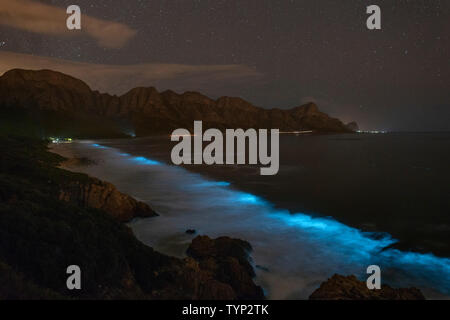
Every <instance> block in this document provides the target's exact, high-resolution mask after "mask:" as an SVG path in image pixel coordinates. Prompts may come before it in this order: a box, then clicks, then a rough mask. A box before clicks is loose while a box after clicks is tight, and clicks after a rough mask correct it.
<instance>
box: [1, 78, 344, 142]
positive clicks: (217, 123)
mask: <svg viewBox="0 0 450 320" xmlns="http://www.w3.org/2000/svg"><path fill="white" fill-rule="evenodd" d="M0 109H2V110H11V109H13V110H14V109H23V110H25V111H26V112H33V113H34V114H35V113H39V115H41V114H42V113H46V112H50V113H52V114H56V115H58V116H62V115H64V116H65V117H68V118H69V120H70V118H71V117H73V118H74V121H72V122H73V123H72V125H75V124H76V123H77V121H80V124H79V125H78V127H79V128H78V130H83V128H82V127H83V125H82V122H83V121H81V120H79V119H78V117H81V118H85V119H89V118H91V117H98V120H99V121H95V122H97V123H98V125H99V126H101V125H103V124H104V123H103V121H106V122H111V123H110V126H111V128H110V129H111V130H114V129H115V130H116V131H118V133H119V132H125V131H129V132H132V133H134V134H135V135H136V136H148V135H154V134H169V133H171V132H172V131H173V130H175V129H177V128H187V129H192V127H193V122H194V120H202V121H203V126H204V128H218V129H221V130H223V129H226V128H243V129H248V128H255V129H259V128H267V129H270V128H277V129H280V130H281V131H301V130H312V131H314V132H330V133H332V132H333V133H344V132H352V130H351V129H350V128H348V127H347V126H346V125H345V124H344V123H342V122H341V121H340V120H338V119H336V118H332V117H329V116H328V115H327V114H325V113H323V112H321V111H320V110H319V108H318V107H317V105H316V104H314V103H308V104H305V105H302V106H297V107H294V108H292V109H288V110H282V109H277V108H273V109H264V108H261V107H257V106H254V105H253V104H251V103H250V102H248V101H245V100H244V99H242V98H238V97H226V96H224V97H220V98H218V99H215V100H214V99H211V98H209V97H207V96H205V95H203V94H201V93H199V92H195V91H187V92H184V93H181V94H178V93H176V92H174V91H171V90H165V91H162V92H159V91H158V90H157V89H156V88H154V87H136V88H132V89H130V90H129V91H128V92H126V93H125V94H123V95H121V96H117V95H110V94H108V93H100V92H99V91H96V90H92V89H91V88H90V87H89V86H88V85H87V84H86V83H85V82H83V81H82V80H79V79H76V78H74V77H72V76H70V75H66V74H64V73H61V72H57V71H52V70H38V71H33V70H23V69H12V70H10V71H7V72H5V73H4V74H3V75H2V76H1V77H0ZM44 117H47V115H45V116H44ZM64 121H67V120H64ZM64 121H62V122H64ZM106 122H105V123H106ZM114 127H115V128H114ZM47 131H52V130H47ZM56 131H57V130H56ZM75 131H76V130H75Z"/></svg>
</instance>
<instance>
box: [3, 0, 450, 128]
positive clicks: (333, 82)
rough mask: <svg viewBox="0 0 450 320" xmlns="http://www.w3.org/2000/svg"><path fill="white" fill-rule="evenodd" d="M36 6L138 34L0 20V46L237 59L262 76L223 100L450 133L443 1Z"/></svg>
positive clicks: (142, 58)
mask: <svg viewBox="0 0 450 320" xmlns="http://www.w3.org/2000/svg"><path fill="white" fill-rule="evenodd" d="M41 2H43V3H44V2H45V3H50V4H52V5H55V6H59V7H62V8H66V7H67V6H68V5H70V4H75V3H76V4H77V5H79V6H80V7H81V10H82V13H83V14H87V15H89V16H93V17H96V18H101V19H105V20H109V21H115V22H120V23H123V24H126V25H128V26H129V27H131V28H133V29H135V30H136V31H137V33H136V36H134V37H133V38H132V39H131V40H130V41H129V42H128V43H127V44H126V45H125V46H124V47H122V48H105V47H102V46H99V45H98V43H96V42H95V41H92V39H89V38H88V37H86V36H79V37H70V38H67V37H60V36H52V35H38V34H33V33H30V32H26V31H22V30H17V29H13V28H8V27H5V26H0V35H1V36H0V50H8V51H13V52H17V53H27V54H33V55H39V56H46V57H54V58H60V59H66V60H71V61H77V62H87V63H96V64H118V65H123V64H139V63H150V62H157V63H171V64H189V65H222V64H224V65H225V64H237V65H245V66H248V67H250V68H252V69H254V70H255V71H257V72H259V73H261V74H263V77H262V78H261V79H255V80H253V81H249V82H247V83H245V84H240V85H239V86H236V85H230V86H225V87H223V88H221V93H220V95H236V96H241V97H242V98H244V99H247V100H249V101H250V102H252V103H253V104H255V105H259V106H262V107H280V108H288V107H293V106H297V105H300V104H302V103H305V102H308V101H311V100H312V101H315V102H317V104H318V105H319V107H320V108H321V109H322V110H324V111H325V112H328V113H330V114H331V115H332V116H336V117H339V118H341V119H343V120H344V121H352V120H356V121H357V122H358V123H359V124H360V126H361V127H362V128H363V129H385V130H447V129H450V124H448V123H447V121H446V119H449V118H450V117H449V115H450V72H449V61H450V59H449V58H450V52H449V50H450V48H449V34H450V2H448V1H439V0H427V1H426V0H417V1H407V0H398V1H391V0H373V1H372V0H371V1H363V0H353V1H335V0H320V1H319V0H318V1H300V0H297V1H296V0H290V1H286V0H279V1H269V0H246V1H234V0H226V1H223V0H215V1H213V0H202V1H199V0H197V1H195V0H189V1H188V0H186V1H167V0H166V1H162V0H160V1H157V0H152V1H144V0H129V1H105V0H96V1H88V0H77V1H73V0H69V1H56V0H53V1H41ZM371 4H377V5H378V6H380V7H381V10H382V30H376V31H370V30H368V29H367V28H366V20H367V18H368V15H367V14H366V7H367V6H368V5H371ZM148 85H149V86H150V85H152V84H151V83H149V84H148ZM198 91H202V92H204V93H206V94H210V95H212V96H213V97H214V96H216V95H217V94H216V93H215V92H214V93H212V92H209V90H208V87H199V88H198Z"/></svg>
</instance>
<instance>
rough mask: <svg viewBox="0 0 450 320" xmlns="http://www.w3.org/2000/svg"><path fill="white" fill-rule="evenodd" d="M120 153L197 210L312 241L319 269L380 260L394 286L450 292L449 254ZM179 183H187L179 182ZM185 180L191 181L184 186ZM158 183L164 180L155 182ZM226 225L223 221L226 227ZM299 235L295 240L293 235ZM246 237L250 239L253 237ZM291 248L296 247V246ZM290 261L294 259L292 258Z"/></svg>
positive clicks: (270, 232) (298, 240)
mask: <svg viewBox="0 0 450 320" xmlns="http://www.w3.org/2000/svg"><path fill="white" fill-rule="evenodd" d="M92 146H94V147H96V148H100V149H105V148H107V147H104V146H101V145H98V144H93V145H92ZM117 153H118V154H119V155H120V156H121V157H124V158H125V159H126V160H128V161H132V162H134V163H138V164H142V165H149V166H156V165H157V166H158V167H156V168H158V170H163V171H162V172H163V174H162V175H161V176H164V177H165V178H164V181H166V180H168V177H170V178H171V179H173V180H171V182H170V183H171V185H170V186H168V188H170V192H172V193H173V196H175V197H181V196H182V197H183V198H182V200H178V201H180V202H181V203H182V204H183V205H186V206H187V205H189V206H191V205H192V204H191V203H188V204H187V203H186V202H187V201H192V202H193V203H195V204H194V205H192V206H196V207H195V210H194V211H200V210H204V211H205V212H211V211H214V212H217V213H218V215H219V216H216V218H218V217H220V214H222V213H223V214H226V215H227V216H231V217H232V218H233V219H232V221H237V222H236V223H237V225H233V226H232V227H233V228H238V227H240V228H241V229H242V230H240V232H241V231H242V232H246V231H247V230H253V229H256V230H257V231H256V232H258V233H261V234H265V235H268V236H267V237H269V238H270V237H272V238H274V239H277V237H280V238H281V237H283V239H289V241H291V242H292V243H298V244H299V245H300V244H301V243H304V242H305V241H307V242H308V241H309V242H308V244H307V246H311V247H314V248H315V249H312V250H318V252H317V253H313V255H312V256H311V255H310V256H308V257H309V258H310V259H312V258H315V259H316V260H314V261H311V263H312V264H314V266H317V268H321V267H323V266H318V265H317V263H318V262H317V261H323V260H320V259H329V261H327V262H325V261H324V262H323V263H328V264H330V265H337V267H336V269H337V270H342V269H340V268H342V267H343V266H344V267H345V268H347V269H345V268H344V269H343V271H342V272H343V273H344V272H346V271H347V270H355V267H353V269H351V268H350V267H351V266H358V268H356V269H358V270H361V268H360V266H365V267H367V266H368V265H370V264H377V265H379V266H380V267H381V268H382V272H383V275H385V274H386V278H383V279H388V282H389V283H390V284H392V285H397V286H404V285H405V284H406V285H407V286H410V285H415V286H419V287H424V288H434V289H437V290H439V291H440V292H442V293H444V294H448V295H450V259H449V258H440V257H436V256H435V255H433V254H422V253H416V252H405V251H400V250H397V249H393V248H389V247H390V246H391V245H392V244H395V243H396V242H397V240H395V239H392V237H391V236H390V235H388V234H383V235H381V236H380V235H379V234H377V236H376V237H375V235H374V234H371V233H367V232H362V231H361V230H358V229H356V228H352V227H350V226H347V225H345V224H342V223H340V222H338V221H336V220H334V219H332V218H327V217H314V216H311V215H307V214H304V213H295V214H292V213H291V212H289V211H288V210H281V209H277V208H275V207H274V205H273V204H271V203H270V202H268V201H266V200H265V199H263V198H261V197H259V196H257V195H254V194H251V193H248V192H242V191H238V190H235V189H233V188H231V184H230V183H229V182H227V181H214V180H206V179H205V178H203V177H202V176H201V175H198V174H193V173H190V172H188V171H187V170H185V169H181V168H179V167H174V166H170V165H163V163H161V162H158V161H156V160H152V159H149V158H146V157H134V156H131V155H129V154H127V153H120V152H117ZM149 168H150V167H149ZM156 168H155V170H156ZM175 169H177V170H179V169H181V170H182V171H181V173H178V172H174V170H175ZM180 174H181V175H182V177H180ZM174 177H175V178H174ZM177 177H178V178H177ZM177 179H178V180H177ZM179 181H182V182H183V183H179ZM186 181H188V182H189V183H187V184H186V183H185V182H186ZM154 183H161V182H158V181H155V182H154ZM177 192H179V194H177ZM180 194H181V196H180ZM199 202H200V204H199ZM200 206H201V207H200ZM202 219H203V220H205V219H204V218H201V219H199V221H197V222H196V223H197V224H200V223H201V221H202ZM227 221H228V220H227ZM183 223H185V222H183ZM205 223H208V225H211V224H212V223H217V224H218V227H219V228H220V227H221V224H220V223H221V222H219V221H217V222H216V221H210V220H208V221H207V222H205ZM225 226H226V225H225V224H224V225H223V227H225ZM264 232H265V233H264ZM295 237H297V238H296V239H294V238H295ZM248 240H250V242H252V241H251V239H248ZM266 241H268V242H269V241H270V239H266ZM283 241H284V240H283ZM289 248H291V247H289ZM291 250H294V251H295V248H294V249H291ZM302 250H303V251H302V252H304V250H305V249H304V248H302ZM289 254H292V255H295V252H292V251H289ZM317 257H319V260H317ZM300 258H301V257H300ZM289 263H291V261H290V260H289ZM319 263H320V262H319ZM348 266H350V267H348ZM294 267H295V266H294ZM339 272H341V271H339ZM389 275H391V276H389Z"/></svg>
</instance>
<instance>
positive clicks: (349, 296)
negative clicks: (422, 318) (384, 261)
mask: <svg viewBox="0 0 450 320" xmlns="http://www.w3.org/2000/svg"><path fill="white" fill-rule="evenodd" d="M309 299H310V300H425V297H424V296H423V294H422V292H421V291H420V290H419V289H417V288H400V289H393V288H391V287H390V286H387V285H382V286H381V289H380V290H369V289H368V288H367V285H366V283H365V282H364V281H360V280H358V278H356V277H355V276H353V275H352V276H348V277H344V276H341V275H338V274H335V275H334V276H332V277H331V278H330V279H328V280H327V281H325V282H324V283H322V285H321V286H320V288H318V289H317V290H316V291H314V292H313V293H312V294H311V296H310V297H309Z"/></svg>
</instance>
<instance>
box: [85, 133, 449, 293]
mask: <svg viewBox="0 0 450 320" xmlns="http://www.w3.org/2000/svg"><path fill="white" fill-rule="evenodd" d="M83 143H85V144H87V143H89V141H85V142H83ZM91 143H93V142H92V141H91ZM94 149H97V150H98V148H95V147H94ZM111 149H113V148H110V147H101V148H100V150H102V151H110V150H111ZM116 152H119V151H116ZM119 153H120V152H119ZM124 156H125V157H128V158H131V157H132V155H129V154H127V155H122V156H121V157H124ZM131 159H132V158H131ZM135 165H138V166H141V165H142V164H137V163H135ZM102 166H103V167H105V166H108V164H104V163H103V164H102ZM149 167H151V165H150V166H149ZM173 169H176V170H177V171H178V172H180V170H183V169H182V168H173ZM183 174H184V173H183ZM189 175H190V176H197V175H196V174H192V173H190V174H189ZM196 178H198V177H196ZM105 180H109V179H105ZM112 182H113V183H114V181H112ZM115 184H116V183H115ZM119 184H120V183H119ZM212 187H213V188H216V187H217V186H212ZM220 188H221V187H220ZM122 191H123V192H126V193H128V194H130V193H129V192H127V191H125V190H122ZM233 192H235V193H236V192H238V191H233ZM131 195H132V196H134V195H133V194H131ZM136 198H137V199H140V198H139V196H138V197H136ZM255 199H258V198H255ZM255 199H252V200H251V202H254V201H255ZM146 200H147V199H144V201H146ZM256 201H257V202H258V201H259V200H256ZM146 202H148V201H146ZM148 203H150V204H152V202H151V201H150V202H148ZM261 204H262V203H252V204H251V205H256V206H258V205H261ZM163 211H164V210H163ZM162 215H163V217H159V218H157V219H166V217H164V213H163V214H162ZM278 218H280V217H278ZM283 219H286V217H284V218H282V220H283ZM145 220H147V219H139V220H135V221H133V222H132V223H131V224H130V226H131V227H132V228H133V231H134V233H135V234H136V236H137V237H138V239H140V240H141V241H143V242H144V243H146V244H149V245H151V246H152V247H156V248H155V249H157V250H162V251H163V252H164V253H168V252H169V251H171V253H175V255H177V254H178V255H179V254H180V252H182V250H181V249H180V248H181V247H183V244H184V243H186V242H187V241H188V240H189V237H187V236H186V235H181V231H182V230H180V228H178V231H177V232H178V233H177V236H172V237H169V238H167V236H164V237H162V238H163V239H164V240H165V241H167V242H170V243H173V242H175V243H177V245H176V246H175V247H177V248H174V246H172V247H171V246H170V245H166V247H164V246H160V247H159V248H158V245H156V246H155V244H156V242H157V241H155V240H154V239H153V240H152V239H150V238H151V237H150V238H149V236H147V235H146V229H147V228H150V229H151V231H155V229H157V228H158V227H157V226H151V224H152V222H149V223H147V221H145ZM181 220H183V219H181ZM154 221H157V220H154ZM311 221H313V220H311ZM317 221H319V222H321V223H322V222H323V221H322V220H320V219H319V220H317ZM325 223H330V224H333V223H334V224H335V226H338V227H340V228H344V227H343V226H341V225H340V224H339V223H337V222H325ZM156 224H159V225H160V223H156ZM310 224H311V222H310ZM178 226H179V225H178ZM184 227H185V228H184V230H183V232H184V231H185V230H186V229H188V228H191V227H192V228H195V226H190V225H187V224H186V225H185V226H184ZM345 227H346V226H345ZM346 228H347V229H348V230H350V231H351V228H349V227H346ZM199 229H200V228H199ZM347 229H345V228H344V229H343V230H347ZM151 231H150V232H149V233H150V234H151V233H152V232H151ZM235 231H236V230H235ZM200 232H202V230H201V229H200ZM351 232H355V231H351ZM232 233H233V232H232ZM172 234H173V230H172ZM205 234H208V235H209V233H205ZM218 234H219V235H228V233H227V232H226V231H224V232H222V233H220V232H218ZM214 236H215V235H214ZM232 236H233V237H237V238H241V239H245V240H249V241H250V243H251V244H252V245H253V241H252V239H246V238H245V237H242V236H239V232H237V233H236V232H235V234H232ZM364 241H368V242H373V244H372V245H374V244H375V242H374V241H375V240H370V239H365V240H364ZM256 242H258V241H256ZM184 246H185V244H184ZM256 246H257V248H258V244H257V245H256ZM380 249H381V248H380ZM388 251H391V252H392V251H393V250H390V249H389V250H388ZM394 251H395V252H398V250H394ZM258 254H259V253H258V249H256V257H255V258H256V261H255V265H258V267H257V268H256V273H257V280H258V281H259V282H261V283H260V284H262V285H263V286H264V287H267V286H268V285H267V283H265V282H267V281H269V282H272V283H273V281H274V279H273V277H272V279H270V278H271V276H273V275H267V273H271V272H267V270H271V267H267V266H266V265H265V264H264V263H259V262H260V261H258V258H260V257H258ZM435 258H436V257H435ZM436 259H439V258H436ZM444 265H445V264H444ZM343 273H346V272H343ZM347 273H348V272H347ZM354 273H355V272H352V273H348V274H354ZM361 274H362V273H359V275H360V276H361ZM312 275H313V278H314V272H312ZM329 276H331V274H329V275H328V276H326V277H323V276H321V277H319V276H316V279H317V280H313V283H314V285H311V283H310V284H309V285H307V287H309V288H313V287H315V288H317V287H318V285H319V284H320V283H321V282H323V281H324V280H325V279H327V278H328V277H329ZM285 285H286V283H285ZM272 289H273V288H272ZM305 290H309V291H311V289H305ZM309 293H311V292H309ZM273 294H274V292H272V295H273ZM280 294H281V293H278V295H280ZM301 295H302V296H303V297H304V298H306V297H307V295H308V294H307V293H306V292H304V293H303V294H301ZM428 296H429V297H430V296H440V297H442V296H441V295H440V294H438V293H433V292H432V291H431V293H430V291H429V290H428ZM277 297H278V296H277Z"/></svg>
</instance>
